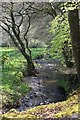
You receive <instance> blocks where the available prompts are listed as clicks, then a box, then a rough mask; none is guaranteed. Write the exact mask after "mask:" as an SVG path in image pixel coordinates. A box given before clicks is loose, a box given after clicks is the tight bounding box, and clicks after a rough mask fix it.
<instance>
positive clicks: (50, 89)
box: [17, 60, 66, 111]
mask: <svg viewBox="0 0 80 120" xmlns="http://www.w3.org/2000/svg"><path fill="white" fill-rule="evenodd" d="M35 62H36V63H37V68H36V69H37V71H38V74H37V76H36V77H25V78H24V79H23V82H24V83H25V84H26V83H28V84H29V86H30V87H31V91H30V92H29V93H28V94H26V96H23V97H22V98H21V100H20V106H19V107H18V108H17V110H18V111H23V110H26V109H29V108H32V107H35V106H39V105H45V104H49V103H53V102H54V103H55V102H59V101H63V100H65V99H66V91H65V90H64V89H63V88H62V87H60V86H58V83H57V82H58V80H59V75H60V76H61V72H60V67H61V66H60V63H59V62H58V61H56V60H36V61H35ZM62 79H64V76H63V75H62Z"/></svg>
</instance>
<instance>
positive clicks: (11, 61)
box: [0, 47, 45, 108]
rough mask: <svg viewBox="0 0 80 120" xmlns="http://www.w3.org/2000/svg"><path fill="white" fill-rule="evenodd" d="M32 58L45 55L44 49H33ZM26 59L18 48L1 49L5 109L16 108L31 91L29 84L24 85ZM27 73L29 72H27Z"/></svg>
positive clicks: (0, 60)
mask: <svg viewBox="0 0 80 120" xmlns="http://www.w3.org/2000/svg"><path fill="white" fill-rule="evenodd" d="M31 51H32V57H33V59H35V57H36V56H37V55H39V54H40V52H41V53H45V49H44V48H32V49H31ZM24 62H26V61H25V59H24V57H23V56H22V54H21V53H20V52H19V51H18V50H17V49H16V48H6V47H4V48H0V66H1V67H2V69H0V72H1V73H2V77H0V83H1V84H0V90H1V92H2V106H3V108H5V107H7V108H10V107H11V108H12V107H16V106H17V105H18V104H19V99H20V97H21V96H23V95H25V94H26V93H27V92H28V91H29V90H30V88H29V86H28V84H24V83H23V81H22V79H23V77H24V76H23V72H24V71H25V69H26V66H24V64H23V63H24ZM26 72H27V71H26Z"/></svg>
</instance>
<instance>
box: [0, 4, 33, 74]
mask: <svg viewBox="0 0 80 120" xmlns="http://www.w3.org/2000/svg"><path fill="white" fill-rule="evenodd" d="M29 10H30V7H29V4H27V5H26V6H25V4H24V3H13V2H11V3H2V16H1V19H0V21H1V24H0V27H1V28H2V29H3V30H5V31H6V32H7V33H8V34H9V36H10V37H11V40H12V41H13V43H14V44H15V46H16V47H17V49H18V50H19V51H20V52H21V53H22V55H23V56H24V58H25V59H26V60H27V72H28V75H29V76H30V75H33V72H34V69H35V67H34V64H33V61H32V56H31V50H30V49H29V47H28V38H27V34H28V31H29V29H30V18H31V13H30V12H29ZM26 19H28V21H27V24H26V27H25V28H24V29H22V27H23V23H24V21H25V20H26Z"/></svg>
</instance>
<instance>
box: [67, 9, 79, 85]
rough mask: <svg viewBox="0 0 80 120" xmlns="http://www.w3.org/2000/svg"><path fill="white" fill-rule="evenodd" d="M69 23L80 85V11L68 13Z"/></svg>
mask: <svg viewBox="0 0 80 120" xmlns="http://www.w3.org/2000/svg"><path fill="white" fill-rule="evenodd" d="M68 21H69V25H70V33H71V40H72V47H73V54H74V59H75V64H76V69H77V75H78V80H79V83H80V35H79V15H78V9H75V10H72V11H69V12H68Z"/></svg>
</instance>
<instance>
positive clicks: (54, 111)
mask: <svg viewBox="0 0 80 120" xmlns="http://www.w3.org/2000/svg"><path fill="white" fill-rule="evenodd" d="M79 94H80V90H78V91H76V92H74V94H73V95H72V96H69V98H68V99H67V100H66V101H63V102H58V103H52V104H48V105H42V106H37V107H34V108H32V109H29V110H26V111H23V112H18V111H16V110H15V109H11V110H10V111H9V112H7V113H6V114H3V115H2V118H5V120H7V118H10V120H13V118H17V119H20V118H22V120H26V119H32V120H36V119H38V118H41V119H42V118H48V117H50V118H62V117H65V116H71V115H72V114H74V113H76V114H78V113H79V112H80V111H79V109H78V108H79V107H80V106H79V105H78V96H79Z"/></svg>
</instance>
